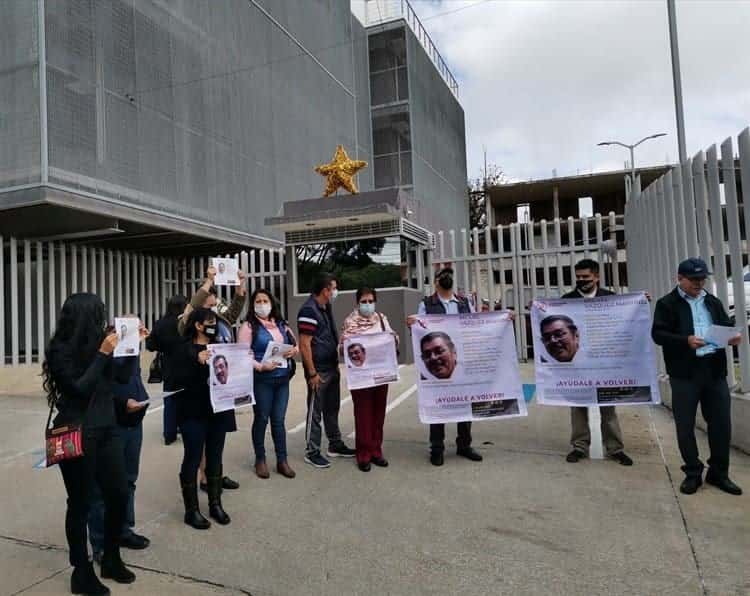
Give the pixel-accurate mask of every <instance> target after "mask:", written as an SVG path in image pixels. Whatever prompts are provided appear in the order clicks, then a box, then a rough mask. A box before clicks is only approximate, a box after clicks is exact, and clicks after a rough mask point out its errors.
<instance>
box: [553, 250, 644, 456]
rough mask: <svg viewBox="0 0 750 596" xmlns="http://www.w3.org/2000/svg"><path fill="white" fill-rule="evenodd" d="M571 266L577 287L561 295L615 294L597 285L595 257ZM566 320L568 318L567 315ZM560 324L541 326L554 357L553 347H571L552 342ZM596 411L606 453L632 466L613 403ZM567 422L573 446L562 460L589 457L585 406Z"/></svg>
mask: <svg viewBox="0 0 750 596" xmlns="http://www.w3.org/2000/svg"><path fill="white" fill-rule="evenodd" d="M574 269H575V275H576V289H575V290H573V291H572V292H568V293H567V294H564V295H563V298H566V299H570V298H596V297H597V296H612V295H614V292H611V291H610V290H607V289H604V288H601V287H600V286H599V263H597V262H596V261H594V260H592V259H583V260H582V261H579V262H578V263H576V265H575V267H574ZM566 318H567V317H566ZM568 321H570V319H568ZM543 322H544V321H543ZM571 323H572V321H571ZM561 326H563V327H565V325H561V322H558V323H557V325H550V326H549V327H550V328H549V329H542V330H541V333H542V341H543V342H544V344H545V347H546V348H547V351H548V352H549V353H550V355H551V356H552V357H555V352H556V351H562V354H563V356H562V357H563V358H565V357H566V356H567V354H569V353H570V350H571V348H570V347H566V344H565V342H555V341H554V340H553V339H552V336H551V335H550V333H554V331H553V330H552V329H551V328H552V327H561ZM570 335H571V336H573V335H575V339H576V344H575V345H576V351H577V349H578V348H577V346H578V344H577V341H578V330H577V329H575V332H574V333H573V332H571V333H570ZM545 338H550V340H549V343H550V344H553V345H550V346H548V345H547V344H548V341H547V340H545ZM574 356H575V353H574V354H573V356H571V357H570V359H571V360H572V359H573V357H574ZM599 414H600V416H601V431H602V440H603V441H604V447H605V449H606V451H607V455H608V456H609V457H611V458H612V459H614V460H615V461H617V462H618V463H620V464H622V465H623V466H632V465H633V460H632V459H631V458H630V457H628V455H626V453H625V451H624V443H623V440H622V430H621V429H620V421H619V420H618V419H617V412H616V410H615V407H614V406H602V407H600V408H599ZM570 424H571V434H570V444H571V445H572V446H573V450H572V451H571V452H570V453H568V455H567V456H566V458H565V461H567V462H569V463H575V462H577V461H579V460H581V459H584V458H586V457H588V454H589V448H590V447H591V429H590V428H589V410H588V408H571V409H570Z"/></svg>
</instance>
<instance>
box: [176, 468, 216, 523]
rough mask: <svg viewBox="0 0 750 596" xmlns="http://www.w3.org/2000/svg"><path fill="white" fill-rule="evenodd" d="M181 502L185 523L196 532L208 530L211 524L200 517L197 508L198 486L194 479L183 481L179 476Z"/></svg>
mask: <svg viewBox="0 0 750 596" xmlns="http://www.w3.org/2000/svg"><path fill="white" fill-rule="evenodd" d="M180 486H181V487H182V500H183V502H184V503H185V523H186V524H187V525H188V526H192V527H193V528H195V529H196V530H208V528H210V527H211V522H210V521H208V520H207V519H206V518H205V517H203V516H202V515H201V512H200V509H199V508H198V484H197V482H196V481H195V478H193V479H192V480H188V481H185V480H183V478H182V476H180Z"/></svg>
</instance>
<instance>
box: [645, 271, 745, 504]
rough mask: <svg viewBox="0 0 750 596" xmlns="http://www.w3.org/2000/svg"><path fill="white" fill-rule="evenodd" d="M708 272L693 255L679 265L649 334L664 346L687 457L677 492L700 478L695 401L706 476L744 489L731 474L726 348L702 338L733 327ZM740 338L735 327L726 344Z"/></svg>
mask: <svg viewBox="0 0 750 596" xmlns="http://www.w3.org/2000/svg"><path fill="white" fill-rule="evenodd" d="M710 274H711V272H710V271H709V270H708V266H707V265H706V263H705V261H703V260H701V259H697V258H691V259H687V260H685V261H683V262H682V263H680V265H679V267H678V269H677V287H676V288H675V289H674V290H672V291H671V292H670V293H669V294H667V295H666V296H664V297H662V298H660V299H659V301H658V302H657V303H656V310H655V312H654V323H653V327H652V329H651V336H652V337H653V340H654V342H656V343H657V344H658V345H660V346H661V347H662V351H663V353H664V361H665V363H666V365H667V373H669V383H670V385H671V387H672V411H673V413H674V422H675V426H676V428H677V444H678V446H679V448H680V454H681V455H682V459H683V461H684V462H685V465H684V466H682V470H683V472H685V480H684V481H683V482H682V484H681V485H680V492H682V493H684V494H686V495H691V494H693V493H695V492H696V491H697V490H698V488H699V487H700V486H701V484H703V462H701V460H700V458H699V456H698V445H697V443H696V441H695V416H696V413H697V410H698V404H700V406H701V413H702V414H703V418H704V419H705V421H706V424H707V426H708V444H709V448H710V450H711V457H710V458H709V459H708V472H707V473H706V482H707V483H708V484H712V485H714V486H716V487H717V488H719V489H720V490H723V491H724V492H726V493H729V494H732V495H741V494H742V489H741V488H740V487H739V486H737V485H736V484H735V483H734V482H732V481H731V480H730V479H729V442H730V438H731V428H732V427H731V402H730V396H729V387H728V386H727V380H726V376H727V355H726V351H725V350H724V349H723V348H721V347H719V346H716V345H713V344H711V343H708V342H706V341H705V339H703V338H704V337H705V336H706V334H707V332H708V330H709V328H710V327H711V325H721V326H725V327H731V326H732V323H731V321H730V320H729V316H727V313H726V310H724V306H723V305H722V303H721V301H720V300H719V299H718V298H716V296H713V295H711V294H709V293H708V292H706V290H705V289H704V286H705V285H706V277H707V276H708V275H710ZM740 341H742V336H741V335H740V334H739V333H738V334H737V336H736V337H734V338H733V339H732V340H730V342H729V343H730V345H737V344H738V343H740Z"/></svg>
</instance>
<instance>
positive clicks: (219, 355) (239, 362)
mask: <svg viewBox="0 0 750 596" xmlns="http://www.w3.org/2000/svg"><path fill="white" fill-rule="evenodd" d="M208 349H209V352H210V353H211V356H210V358H209V359H208V368H209V377H208V383H209V385H210V387H211V407H212V408H213V411H214V413H216V412H224V411H226V410H233V409H235V408H238V407H240V406H249V405H252V404H254V403H255V395H254V393H253V360H252V356H251V354H250V351H249V349H248V345H247V344H211V345H210V346H209V347H208Z"/></svg>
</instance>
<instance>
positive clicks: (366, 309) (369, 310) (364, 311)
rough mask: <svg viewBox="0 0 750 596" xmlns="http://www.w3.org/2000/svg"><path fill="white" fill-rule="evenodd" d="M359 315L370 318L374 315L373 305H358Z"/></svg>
mask: <svg viewBox="0 0 750 596" xmlns="http://www.w3.org/2000/svg"><path fill="white" fill-rule="evenodd" d="M359 314H361V315H362V316H363V317H371V316H372V315H374V314H375V303H364V304H360V305H359Z"/></svg>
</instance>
